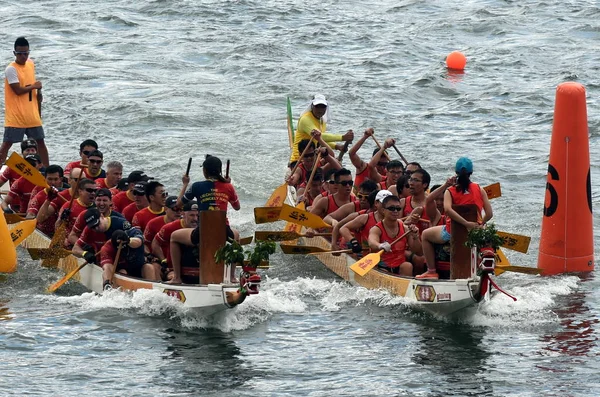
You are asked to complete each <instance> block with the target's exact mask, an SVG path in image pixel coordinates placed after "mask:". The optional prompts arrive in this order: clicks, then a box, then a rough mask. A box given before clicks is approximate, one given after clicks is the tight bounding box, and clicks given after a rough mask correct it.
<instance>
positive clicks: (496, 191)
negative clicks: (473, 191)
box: [483, 182, 502, 199]
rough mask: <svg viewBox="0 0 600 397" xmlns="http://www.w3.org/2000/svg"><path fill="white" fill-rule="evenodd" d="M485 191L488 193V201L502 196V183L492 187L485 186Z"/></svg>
mask: <svg viewBox="0 0 600 397" xmlns="http://www.w3.org/2000/svg"><path fill="white" fill-rule="evenodd" d="M483 190H485V192H486V193H487V196H488V199H493V198H496V197H500V196H502V191H501V189H500V182H496V183H492V184H491V185H488V186H485V187H484V188H483Z"/></svg>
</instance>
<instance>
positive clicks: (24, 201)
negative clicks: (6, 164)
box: [7, 177, 35, 212]
mask: <svg viewBox="0 0 600 397" xmlns="http://www.w3.org/2000/svg"><path fill="white" fill-rule="evenodd" d="M34 187H35V185H34V184H33V183H31V182H29V181H28V180H27V179H25V178H24V177H21V178H19V179H17V180H16V181H15V183H13V184H12V185H10V191H9V192H8V195H7V196H8V197H10V198H11V199H12V203H11V204H10V207H11V208H12V210H13V211H15V212H19V211H21V210H22V211H23V212H25V211H27V208H28V206H29V199H30V198H31V191H32V190H33V188H34ZM15 203H16V204H15Z"/></svg>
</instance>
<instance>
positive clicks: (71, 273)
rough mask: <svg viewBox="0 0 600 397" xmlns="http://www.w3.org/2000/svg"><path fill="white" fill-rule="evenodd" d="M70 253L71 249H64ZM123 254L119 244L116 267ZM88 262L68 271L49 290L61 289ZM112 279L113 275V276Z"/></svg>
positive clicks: (51, 291)
mask: <svg viewBox="0 0 600 397" xmlns="http://www.w3.org/2000/svg"><path fill="white" fill-rule="evenodd" d="M64 251H67V252H69V253H70V251H68V250H64ZM98 254H99V252H98V253H96V255H98ZM120 254H121V246H120V245H119V248H118V249H117V255H116V256H115V269H116V268H117V263H118V262H119V255H120ZM87 264H88V262H83V263H82V264H80V265H79V266H77V267H76V268H75V269H73V270H71V271H70V272H69V273H67V275H66V276H64V277H63V278H61V279H60V280H58V281H57V282H55V283H54V284H52V285H51V286H49V287H48V289H47V291H48V292H50V293H53V292H54V291H56V290H57V289H59V288H60V287H62V286H63V285H64V284H65V283H66V282H67V281H69V280H70V279H72V278H73V276H74V275H76V274H77V273H79V271H80V270H81V269H83V268H84V267H85V266H86V265H87ZM111 279H112V277H111Z"/></svg>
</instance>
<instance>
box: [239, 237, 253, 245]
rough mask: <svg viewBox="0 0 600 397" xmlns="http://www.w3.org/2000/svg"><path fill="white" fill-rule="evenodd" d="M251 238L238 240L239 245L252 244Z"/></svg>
mask: <svg viewBox="0 0 600 397" xmlns="http://www.w3.org/2000/svg"><path fill="white" fill-rule="evenodd" d="M253 238H254V237H252V236H248V237H242V238H240V245H248V244H250V243H251V242H252V239H253Z"/></svg>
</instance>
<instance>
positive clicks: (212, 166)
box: [202, 154, 225, 182]
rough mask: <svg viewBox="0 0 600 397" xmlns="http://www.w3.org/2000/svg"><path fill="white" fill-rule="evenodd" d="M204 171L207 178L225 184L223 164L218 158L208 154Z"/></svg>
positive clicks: (203, 166)
mask: <svg viewBox="0 0 600 397" xmlns="http://www.w3.org/2000/svg"><path fill="white" fill-rule="evenodd" d="M202 169H203V170H204V172H205V173H206V177H207V178H214V179H216V180H218V181H219V182H225V178H223V175H222V174H221V173H222V172H223V162H221V159H220V158H218V157H217V156H212V155H210V154H207V155H206V158H205V159H204V163H202Z"/></svg>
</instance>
